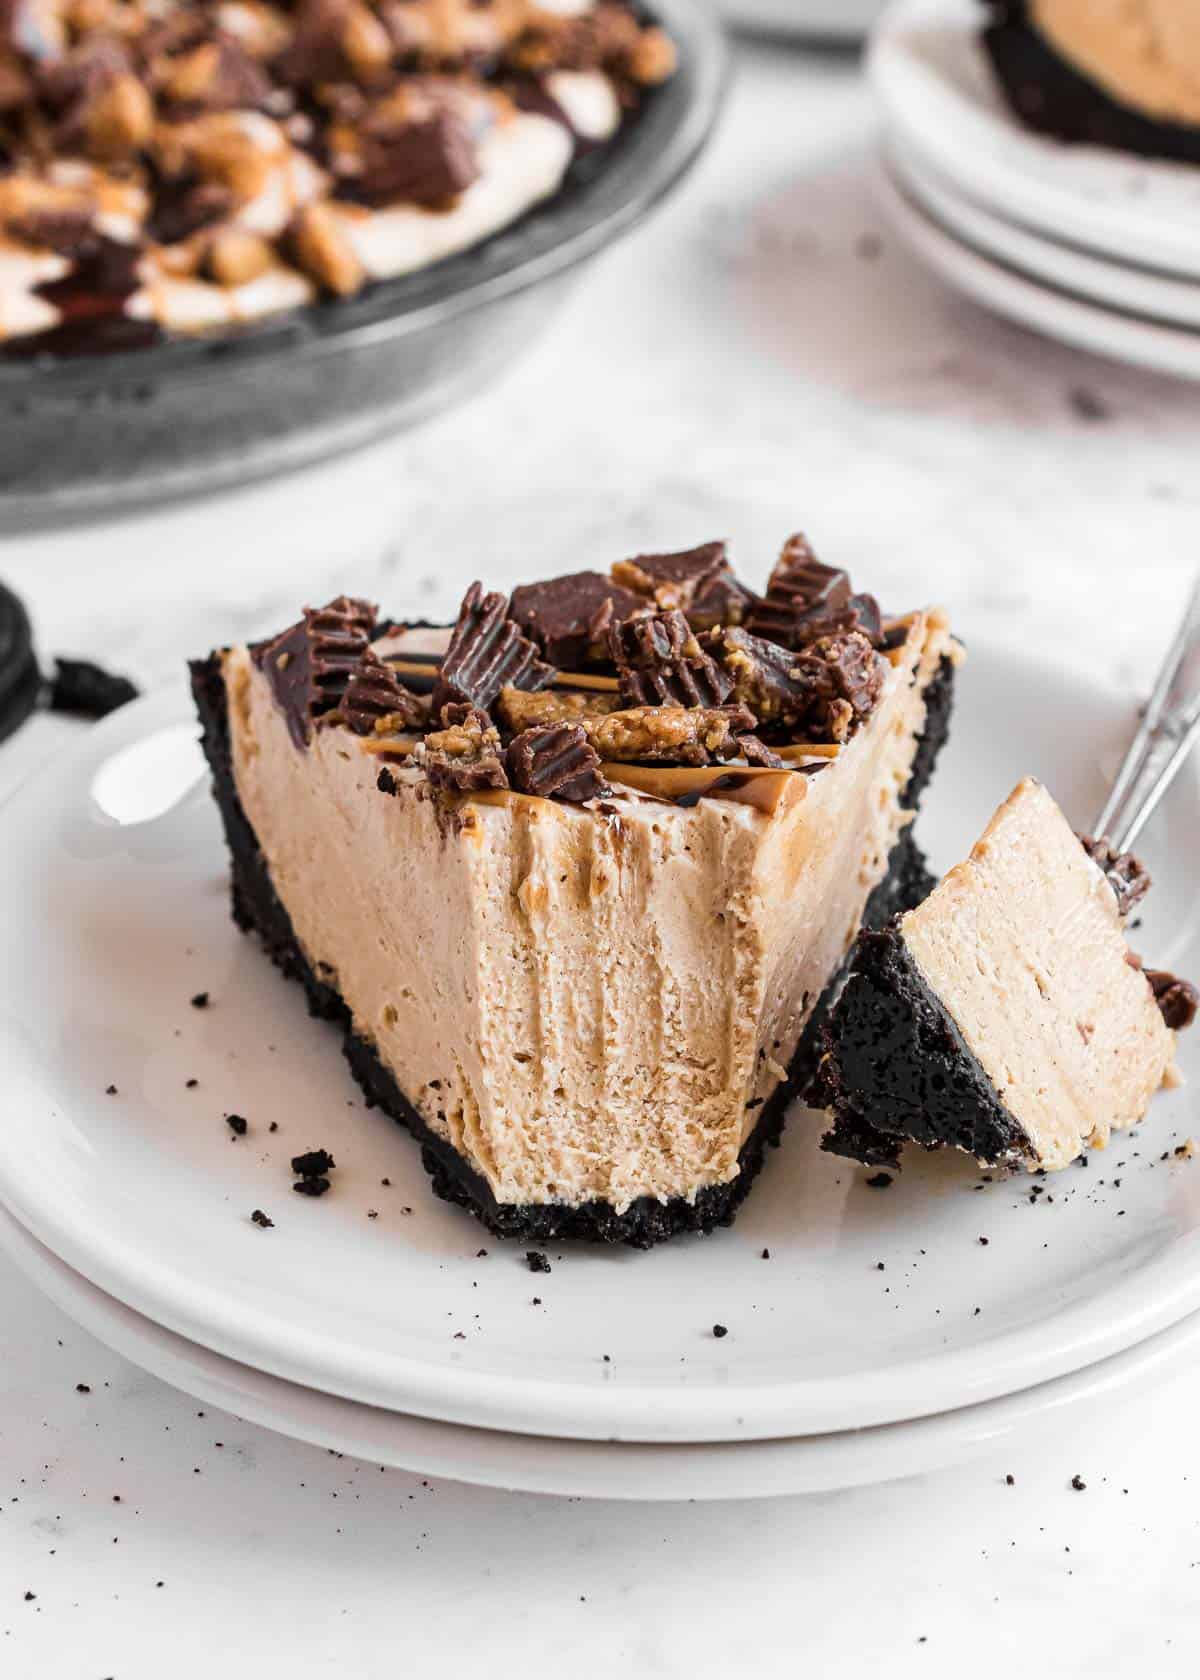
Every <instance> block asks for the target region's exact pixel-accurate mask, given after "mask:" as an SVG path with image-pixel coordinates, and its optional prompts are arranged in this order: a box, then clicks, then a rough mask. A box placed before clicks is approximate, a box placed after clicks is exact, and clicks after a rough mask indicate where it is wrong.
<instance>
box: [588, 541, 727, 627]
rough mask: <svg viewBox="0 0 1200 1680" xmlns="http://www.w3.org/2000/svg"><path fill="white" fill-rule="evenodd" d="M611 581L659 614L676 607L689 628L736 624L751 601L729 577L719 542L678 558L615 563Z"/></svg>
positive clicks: (655, 556) (654, 557)
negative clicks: (649, 603) (648, 602)
mask: <svg viewBox="0 0 1200 1680" xmlns="http://www.w3.org/2000/svg"><path fill="white" fill-rule="evenodd" d="M612 575H613V580H614V581H615V582H616V583H620V584H623V585H624V586H625V587H626V588H629V589H632V590H634V591H635V593H637V594H638V595H644V596H646V597H647V599H649V600H652V601H653V602H654V604H655V606H657V607H658V608H659V609H660V610H668V609H669V608H671V607H678V608H679V609H680V610H681V611H682V612H683V613H684V614H685V615H686V617H687V621H688V623H689V624H690V625H691V627H692V629H693V630H711V629H712V628H713V626H714V625H717V624H740V623H741V622H742V620H743V619H744V618H745V616H746V613H747V612H748V611H749V609H750V604H751V602H752V601H753V599H754V597H753V596H752V595H751V594H750V591H749V590H748V589H745V588H743V586H742V585H741V584H740V583H739V582H738V580H737V579H736V578H735V577H734V575H733V568H732V567H731V566H730V564H729V560H728V557H727V555H726V552H725V544H724V543H723V542H711V543H703V544H702V545H701V546H700V547H699V548H689V549H685V550H684V551H683V552H682V553H680V554H639V555H638V556H637V557H636V559H633V560H619V561H618V562H617V564H616V565H615V566H614V567H613V569H612Z"/></svg>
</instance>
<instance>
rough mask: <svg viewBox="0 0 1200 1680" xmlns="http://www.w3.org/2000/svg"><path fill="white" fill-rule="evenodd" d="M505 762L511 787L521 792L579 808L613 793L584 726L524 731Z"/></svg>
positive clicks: (562, 724) (572, 724)
mask: <svg viewBox="0 0 1200 1680" xmlns="http://www.w3.org/2000/svg"><path fill="white" fill-rule="evenodd" d="M505 759H506V763H507V765H508V774H509V778H510V780H511V782H512V785H513V787H515V788H517V789H518V790H519V791H520V792H521V793H531V794H536V795H537V796H539V797H540V798H542V799H561V800H565V801H567V802H568V803H570V804H573V805H578V804H582V802H583V801H584V800H585V799H599V798H601V797H603V796H604V795H605V794H608V793H611V792H612V789H611V788H610V787H609V786H608V783H607V782H606V781H605V780H604V777H603V776H602V775H601V773H600V759H599V756H598V754H597V752H596V749H595V748H594V747H593V746H592V744H591V742H590V741H589V740H588V737H587V734H586V732H585V730H584V727H583V725H582V724H578V723H554V724H551V725H550V727H549V728H548V729H525V730H523V731H522V732H521V734H520V735H518V736H517V737H516V739H515V740H514V741H513V742H511V744H510V745H509V749H508V752H507V754H506V755H505Z"/></svg>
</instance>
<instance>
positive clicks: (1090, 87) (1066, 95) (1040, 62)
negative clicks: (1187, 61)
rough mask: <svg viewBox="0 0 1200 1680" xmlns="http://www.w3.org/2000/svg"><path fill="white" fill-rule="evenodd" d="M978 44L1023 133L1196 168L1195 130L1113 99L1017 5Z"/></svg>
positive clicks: (1012, 2)
mask: <svg viewBox="0 0 1200 1680" xmlns="http://www.w3.org/2000/svg"><path fill="white" fill-rule="evenodd" d="M996 9H998V10H999V11H1000V13H1001V15H1000V17H999V19H998V21H997V22H995V23H993V24H990V25H989V26H988V27H987V28H986V29H985V30H984V31H983V44H984V47H985V48H986V50H987V54H988V57H989V58H990V59H991V62H992V67H993V69H994V70H995V73H996V76H997V78H998V80H999V82H1000V86H1001V88H1002V89H1003V91H1004V95H1005V98H1006V99H1007V100H1008V103H1009V104H1010V105H1011V107H1012V109H1013V111H1014V112H1015V113H1016V115H1017V116H1018V117H1019V118H1020V119H1021V121H1022V122H1023V123H1025V124H1026V125H1027V127H1029V128H1032V129H1034V130H1035V131H1036V132H1037V133H1039V134H1048V135H1050V136H1051V137H1052V138H1053V139H1056V140H1067V141H1071V142H1074V143H1075V144H1077V145H1085V146H1108V147H1112V148H1114V149H1115V150H1117V151H1122V152H1134V153H1136V154H1137V155H1138V156H1139V157H1152V158H1167V159H1170V160H1172V161H1174V162H1176V163H1200V127H1193V126H1191V125H1189V124H1186V123H1175V122H1166V121H1160V120H1159V119H1158V118H1155V117H1148V116H1145V115H1144V114H1143V113H1142V112H1140V111H1138V110H1135V109H1134V108H1133V107H1132V106H1130V105H1126V104H1123V103H1122V102H1121V101H1120V100H1118V99H1114V98H1113V96H1112V95H1111V94H1110V93H1108V92H1107V91H1106V90H1105V89H1104V88H1102V87H1101V86H1100V84H1099V83H1098V82H1094V81H1093V80H1092V79H1091V77H1090V76H1086V75H1084V74H1083V72H1082V71H1080V70H1077V69H1075V67H1074V66H1073V65H1072V64H1069V63H1068V62H1067V60H1066V59H1065V58H1063V57H1062V56H1061V54H1059V53H1057V52H1056V51H1055V50H1054V48H1053V47H1052V46H1051V45H1050V44H1049V42H1048V41H1046V39H1045V38H1044V36H1042V35H1041V34H1040V33H1039V32H1038V31H1037V30H1036V29H1035V28H1034V27H1033V25H1032V24H1031V22H1030V21H1029V16H1028V9H1027V7H1026V6H1025V4H1024V3H1023V0H1006V3H1005V4H1003V5H1002V6H1000V7H998V8H996Z"/></svg>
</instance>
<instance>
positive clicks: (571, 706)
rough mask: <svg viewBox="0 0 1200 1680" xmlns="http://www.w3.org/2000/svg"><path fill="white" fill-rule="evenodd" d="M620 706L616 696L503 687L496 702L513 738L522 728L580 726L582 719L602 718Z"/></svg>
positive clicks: (502, 719) (503, 721)
mask: <svg viewBox="0 0 1200 1680" xmlns="http://www.w3.org/2000/svg"><path fill="white" fill-rule="evenodd" d="M620 705H621V698H620V696H619V695H617V694H594V693H587V694H585V693H583V692H582V691H580V690H575V691H572V690H570V689H566V690H562V689H560V690H557V691H556V690H548V691H543V692H542V693H539V694H529V693H527V692H526V691H525V690H524V689H521V688H512V687H507V688H502V689H501V690H500V698H499V700H498V701H497V702H496V710H497V712H499V714H500V721H501V723H503V724H504V726H505V728H506V729H511V730H512V732H513V734H514V735H519V734H521V732H522V730H525V729H547V728H549V726H550V725H551V724H552V723H579V722H580V721H581V720H582V719H583V718H591V717H603V716H604V714H605V713H606V712H615V711H616V710H617V709H618V708H619V707H620Z"/></svg>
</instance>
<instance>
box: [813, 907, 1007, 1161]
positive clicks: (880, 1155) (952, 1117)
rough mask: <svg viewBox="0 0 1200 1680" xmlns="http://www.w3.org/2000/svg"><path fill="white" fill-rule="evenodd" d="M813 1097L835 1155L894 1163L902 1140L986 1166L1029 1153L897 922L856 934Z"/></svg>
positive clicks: (827, 1143)
mask: <svg viewBox="0 0 1200 1680" xmlns="http://www.w3.org/2000/svg"><path fill="white" fill-rule="evenodd" d="M822 1057H823V1060H822V1065H821V1072H820V1076H819V1077H820V1084H821V1088H820V1090H819V1091H818V1092H815V1093H814V1101H818V1102H819V1103H820V1104H821V1106H823V1107H825V1108H828V1109H829V1110H830V1111H831V1112H832V1115H833V1124H832V1126H831V1127H830V1129H829V1131H828V1132H827V1133H826V1135H825V1137H824V1138H822V1140H821V1148H822V1149H824V1150H827V1151H828V1152H829V1153H830V1154H832V1155H845V1156H848V1157H849V1158H850V1159H851V1160H853V1161H861V1162H863V1163H864V1164H865V1165H866V1166H870V1167H898V1166H899V1165H900V1152H901V1150H902V1148H903V1146H904V1145H905V1143H908V1142H912V1143H920V1144H923V1145H924V1146H925V1147H926V1148H927V1149H937V1148H955V1149H962V1150H965V1151H966V1153H967V1154H968V1155H973V1156H974V1157H975V1159H976V1160H978V1161H984V1162H986V1163H987V1164H988V1165H989V1166H1000V1165H1002V1164H1008V1163H1011V1162H1014V1161H1017V1160H1020V1159H1021V1158H1023V1157H1025V1156H1029V1155H1031V1153H1032V1146H1031V1143H1030V1140H1029V1138H1028V1137H1027V1136H1026V1134H1025V1132H1024V1130H1023V1128H1022V1127H1021V1124H1020V1122H1019V1121H1018V1120H1017V1119H1016V1117H1015V1116H1014V1115H1012V1114H1010V1113H1009V1111H1008V1109H1007V1108H1006V1107H1005V1106H1004V1103H1003V1101H1002V1100H1001V1097H1000V1094H999V1092H998V1091H997V1090H996V1088H995V1086H994V1085H993V1084H992V1082H991V1080H990V1079H989V1078H988V1076H987V1074H986V1073H985V1072H984V1070H983V1068H982V1067H981V1066H980V1064H979V1062H978V1060H977V1059H976V1058H975V1056H974V1055H973V1054H972V1052H971V1050H970V1048H969V1046H968V1045H967V1042H966V1040H965V1039H964V1038H963V1035H962V1033H961V1032H960V1031H959V1030H958V1028H957V1026H956V1025H955V1024H954V1021H953V1020H952V1018H951V1016H950V1014H949V1013H948V1011H947V1010H946V1009H944V1008H943V1007H942V1004H941V1003H940V1002H939V1000H938V999H937V997H936V996H935V995H934V993H933V992H932V991H931V990H930V988H929V987H928V986H927V985H926V984H925V981H924V979H923V978H922V976H921V973H920V970H919V969H918V968H917V965H916V964H915V963H914V962H913V960H912V958H911V957H910V956H909V955H908V952H907V951H906V950H905V948H904V940H903V938H902V936H901V933H900V929H899V926H898V924H897V923H893V924H892V925H890V926H888V927H886V928H883V929H882V930H880V931H876V932H865V933H863V934H862V935H860V937H859V941H858V945H857V947H856V949H855V952H854V958H853V961H852V964H851V968H850V973H849V976H848V978H847V980H846V984H845V987H844V988H843V991H842V994H841V996H840V998H839V999H838V1003H837V1008H836V1009H835V1010H834V1011H833V1012H832V1017H831V1019H830V1020H829V1022H828V1024H827V1025H826V1027H825V1028H824V1030H823V1032H822Z"/></svg>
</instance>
